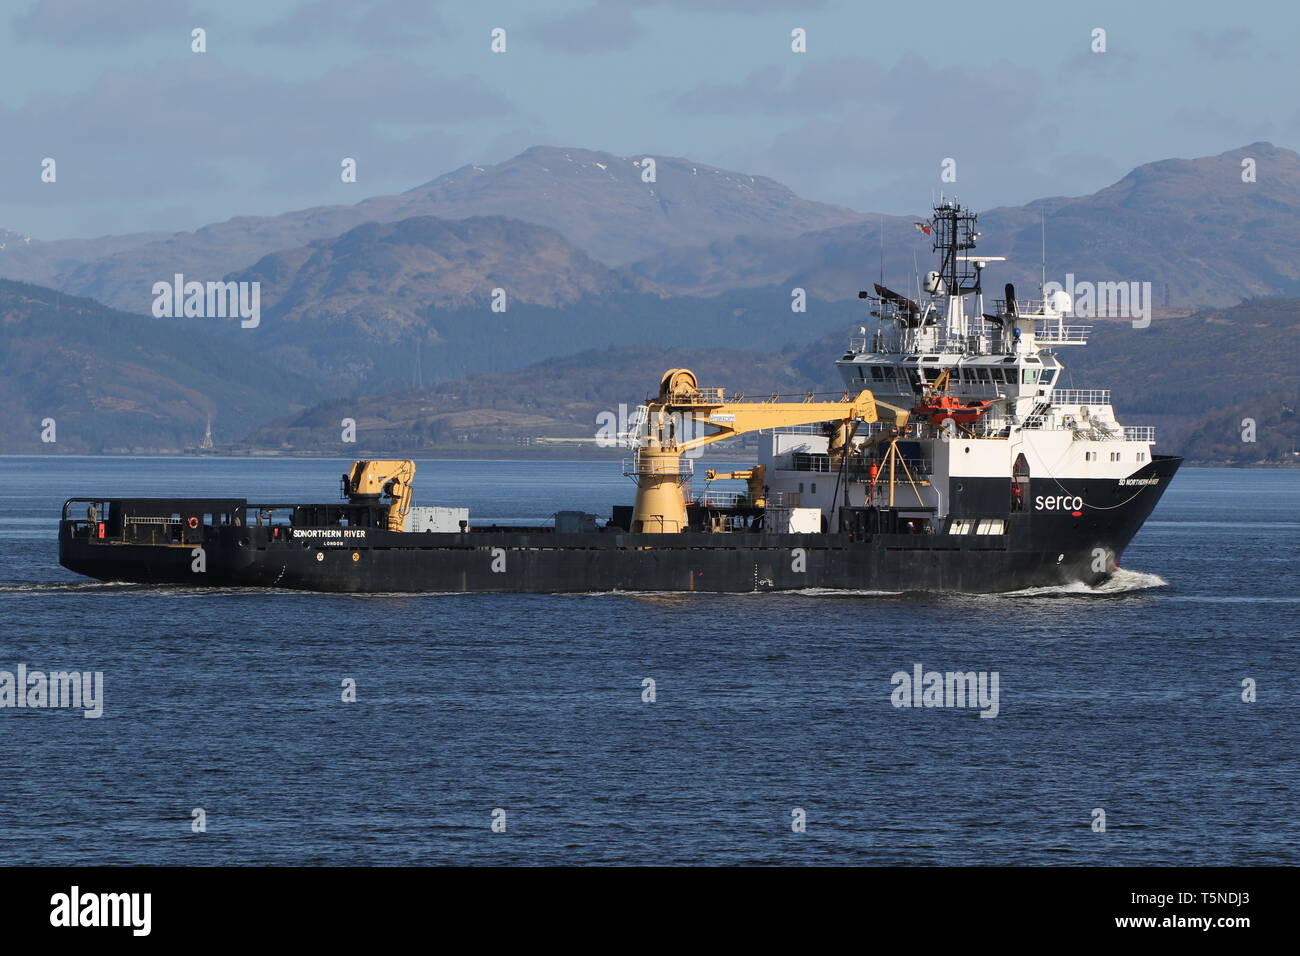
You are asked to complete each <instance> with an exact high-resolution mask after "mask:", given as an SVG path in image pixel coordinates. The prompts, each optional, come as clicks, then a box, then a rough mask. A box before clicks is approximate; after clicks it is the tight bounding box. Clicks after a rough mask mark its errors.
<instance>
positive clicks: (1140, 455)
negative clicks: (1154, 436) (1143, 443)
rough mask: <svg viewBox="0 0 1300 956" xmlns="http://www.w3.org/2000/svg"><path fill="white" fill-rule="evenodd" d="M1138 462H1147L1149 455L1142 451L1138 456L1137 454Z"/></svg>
mask: <svg viewBox="0 0 1300 956" xmlns="http://www.w3.org/2000/svg"><path fill="white" fill-rule="evenodd" d="M1137 460H1138V461H1146V460H1147V453H1146V452H1144V451H1140V452H1138V454H1137Z"/></svg>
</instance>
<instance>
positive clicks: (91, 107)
mask: <svg viewBox="0 0 1300 956" xmlns="http://www.w3.org/2000/svg"><path fill="white" fill-rule="evenodd" d="M196 28H200V29H202V30H203V31H204V32H205V39H206V50H205V51H204V52H195V51H194V50H193V48H192V46H193V39H192V31H193V30H194V29H196ZM496 29H501V30H504V31H505V34H504V35H505V51H504V52H494V51H493V50H492V48H491V46H492V32H493V30H496ZM795 30H801V31H803V35H804V37H805V38H806V40H805V51H804V52H795V50H794V49H792V45H793V40H792V31H795ZM1097 30H1104V31H1105V34H1104V42H1105V51H1104V52H1096V51H1094V50H1093V46H1094V45H1095V44H1096V42H1097V40H1096V39H1095V36H1094V35H1095V31H1097ZM1296 49H1300V3H1296V2H1294V0H1267V2H1260V0H1233V2H1230V3H1229V2H1224V0H1208V2H1207V0H1181V2H1178V0H1140V2H1139V0H1123V2H1109V0H1089V2H1071V3H1059V2H1053V3H1047V2H1043V0H1037V2H1028V0H1026V2H1014V0H1012V2H997V0H982V2H972V0H964V2H948V0H922V2H895V3H882V2H878V0H870V2H868V0H804V2H793V0H595V2H594V3H593V2H591V0H553V2H551V0H548V2H546V3H538V2H527V0H523V2H504V0H460V2H452V0H433V2H425V0H305V2H303V0H257V2H249V0H0V79H2V80H3V82H0V230H4V229H8V230H12V231H14V232H18V233H21V234H24V235H28V236H32V237H35V238H38V239H58V238H68V237H89V236H98V235H106V234H120V233H131V232H141V231H152V230H167V231H173V230H182V229H195V228H198V227H200V226H202V225H204V224H206V223H209V222H215V221H221V220H225V219H228V218H230V217H232V216H238V215H264V214H275V213H280V212H285V211H288V210H291V209H300V208H304V207H308V206H314V205H321V204H327V203H353V202H357V201H359V200H361V199H363V198H365V197H368V196H374V195H382V194H388V193H394V192H402V191H404V190H407V189H410V188H412V187H414V186H417V185H420V184H421V183H425V182H428V181H429V180H432V179H434V178H436V177H438V176H439V175H442V174H443V173H447V172H450V171H451V170H453V169H456V168H458V167H460V166H463V165H465V164H467V163H478V164H488V163H494V162H500V161H501V160H504V159H507V158H509V157H510V156H513V155H515V154H517V153H519V152H521V151H523V150H524V149H526V148H527V147H529V146H533V145H552V146H567V147H580V148H586V149H599V150H606V151H608V152H611V153H615V154H617V155H622V156H645V155H651V156H653V155H663V156H681V157H686V158H689V159H691V160H694V161H696V162H699V163H705V164H709V165H713V166H719V167H723V168H727V169H734V170H737V171H740V172H744V173H748V174H756V175H765V176H770V177H772V178H773V179H776V180H777V181H779V182H782V183H784V184H785V185H787V186H789V187H790V188H792V189H793V190H794V191H795V192H796V193H798V194H799V195H801V196H803V197H805V198H809V199H816V200H820V201H823V202H830V203H837V204H840V205H843V206H847V207H850V208H853V209H856V210H859V211H863V212H881V213H889V214H898V215H907V214H913V213H915V212H916V211H917V210H919V209H924V208H925V207H926V206H927V205H928V204H929V200H930V196H931V193H932V191H935V190H939V189H943V190H945V191H946V192H947V193H948V194H949V195H956V196H957V197H958V198H959V199H961V200H962V201H963V202H964V203H966V204H967V205H970V206H972V207H974V208H976V209H988V208H991V207H994V206H998V205H1007V204H1012V205H1018V204H1021V203H1024V202H1028V201H1030V200H1032V199H1036V198H1041V197H1044V196H1061V195H1066V196H1069V195H1084V194H1087V193H1091V192H1094V191H1096V190H1097V189H1100V188H1103V187H1105V186H1107V185H1109V184H1110V183H1112V182H1115V181H1116V180H1118V179H1120V178H1121V177H1122V176H1123V175H1124V174H1126V173H1127V172H1128V171H1129V170H1130V169H1132V168H1133V167H1135V166H1137V165H1140V164H1142V163H1146V162H1152V161H1156V160H1160V159H1167V158H1171V157H1184V158H1190V157H1196V156H1206V155H1215V154H1218V153H1222V152H1225V151H1227V150H1230V149H1234V148H1236V147H1239V146H1243V145H1246V144H1248V143H1252V142H1256V141H1259V140H1267V141H1269V142H1272V143H1275V144H1276V145H1279V146H1285V147H1288V148H1292V149H1294V148H1296V147H1297V146H1298V145H1300V98H1297V97H1296V95H1295V94H1296V91H1297V89H1300V82H1298V81H1300V66H1297V61H1296V59H1295V50H1296ZM345 157H350V158H353V159H355V160H356V170H357V177H356V178H357V181H356V182H352V183H345V182H342V181H341V177H340V169H341V163H342V161H343V159H344V158H345ZM47 158H49V159H53V160H54V161H55V166H54V175H55V179H54V181H53V182H44V181H42V168H43V167H42V164H43V162H44V160H46V159H47ZM945 159H952V160H955V174H956V182H955V183H952V182H944V181H942V180H941V173H942V170H943V163H944V160H945Z"/></svg>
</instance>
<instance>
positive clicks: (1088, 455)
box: [1083, 451, 1097, 461]
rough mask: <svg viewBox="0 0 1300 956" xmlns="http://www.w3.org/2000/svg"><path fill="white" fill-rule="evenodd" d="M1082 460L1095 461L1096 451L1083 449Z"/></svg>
mask: <svg viewBox="0 0 1300 956" xmlns="http://www.w3.org/2000/svg"><path fill="white" fill-rule="evenodd" d="M1083 460H1084V461H1096V460H1097V453H1096V452H1095V451H1085V452H1084V453H1083Z"/></svg>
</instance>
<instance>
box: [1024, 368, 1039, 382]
mask: <svg viewBox="0 0 1300 956" xmlns="http://www.w3.org/2000/svg"><path fill="white" fill-rule="evenodd" d="M1020 381H1021V382H1022V383H1024V384H1025V385H1037V384H1038V369H1036V368H1027V369H1025V370H1024V371H1023V372H1022V373H1021V378H1020Z"/></svg>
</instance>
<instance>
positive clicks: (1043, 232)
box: [1038, 206, 1047, 292]
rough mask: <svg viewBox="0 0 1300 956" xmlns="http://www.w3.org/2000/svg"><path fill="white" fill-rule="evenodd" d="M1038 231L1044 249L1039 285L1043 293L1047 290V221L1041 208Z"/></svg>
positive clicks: (1041, 256) (1039, 289)
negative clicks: (1041, 276)
mask: <svg viewBox="0 0 1300 956" xmlns="http://www.w3.org/2000/svg"><path fill="white" fill-rule="evenodd" d="M1038 230H1039V235H1040V236H1041V238H1042V243H1043V247H1042V249H1041V251H1040V259H1039V261H1040V262H1041V263H1042V264H1043V278H1042V281H1041V282H1039V284H1038V291H1039V292H1043V291H1044V290H1046V288H1047V219H1046V218H1045V217H1044V216H1043V210H1042V207H1041V206H1040V207H1039V209H1038Z"/></svg>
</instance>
